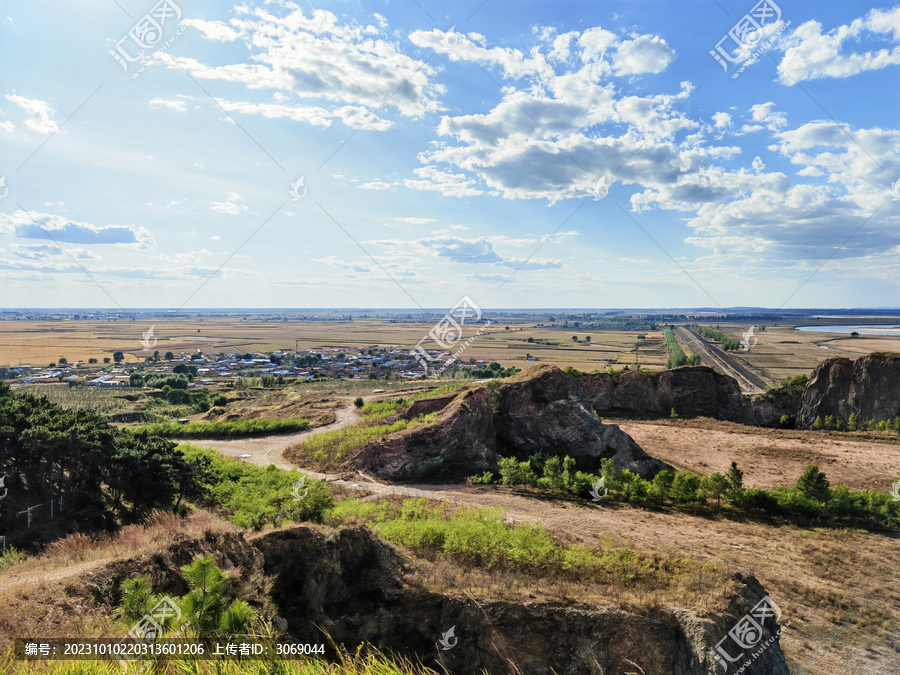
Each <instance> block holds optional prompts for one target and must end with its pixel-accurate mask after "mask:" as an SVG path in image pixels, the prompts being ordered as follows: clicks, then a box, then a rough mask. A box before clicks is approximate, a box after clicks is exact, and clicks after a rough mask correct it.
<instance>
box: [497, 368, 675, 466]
mask: <svg viewBox="0 0 900 675" xmlns="http://www.w3.org/2000/svg"><path fill="white" fill-rule="evenodd" d="M499 395H500V406H499V411H498V412H497V414H496V415H495V416H494V426H495V428H496V430H497V441H498V443H499V444H502V446H504V447H505V448H506V449H507V452H506V453H503V454H516V453H524V454H532V453H535V452H540V451H542V450H560V451H565V453H566V454H568V455H571V456H572V457H574V458H575V459H576V460H579V463H580V464H581V465H582V466H583V467H585V468H587V469H589V470H594V471H599V468H600V461H599V460H600V459H605V458H612V459H613V460H614V461H615V464H616V468H617V469H619V470H623V469H628V470H630V471H633V472H635V473H638V474H640V475H641V476H642V477H643V478H648V479H649V478H652V477H653V476H655V475H656V474H657V473H659V472H660V471H662V470H663V469H665V468H667V465H666V464H665V463H663V462H661V461H660V460H658V459H655V458H653V457H650V456H649V455H648V454H647V453H645V452H644V451H643V450H642V449H641V447H640V446H639V445H638V444H637V443H636V442H635V441H634V439H632V438H631V436H629V435H628V434H626V433H625V432H624V431H622V430H621V429H619V427H618V426H616V425H614V424H603V423H602V422H601V421H600V419H599V418H598V417H597V415H596V413H595V412H594V411H593V409H592V408H591V406H590V404H589V402H588V400H587V399H586V398H585V396H584V393H583V390H582V387H581V384H580V383H579V382H578V381H577V380H576V379H575V378H573V377H570V376H569V375H567V374H566V373H564V372H563V371H561V370H560V369H559V368H557V367H555V366H548V365H540V366H536V367H534V368H530V369H528V370H527V371H525V372H523V373H519V374H518V375H516V376H515V377H512V378H510V379H508V380H506V381H504V383H503V385H502V386H501V387H500V393H499Z"/></svg>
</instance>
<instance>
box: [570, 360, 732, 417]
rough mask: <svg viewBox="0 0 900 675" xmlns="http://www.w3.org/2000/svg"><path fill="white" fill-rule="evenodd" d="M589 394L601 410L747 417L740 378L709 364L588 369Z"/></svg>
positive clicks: (585, 378) (584, 381)
mask: <svg viewBox="0 0 900 675" xmlns="http://www.w3.org/2000/svg"><path fill="white" fill-rule="evenodd" d="M582 386H583V388H584V393H585V396H586V397H587V398H588V400H589V401H590V403H591V406H592V407H593V408H594V410H596V411H597V412H599V413H604V412H614V411H619V412H627V413H631V414H640V415H661V416H668V415H669V414H670V413H671V411H672V409H673V408H674V409H675V412H677V413H678V415H680V416H681V417H701V416H703V417H713V418H716V419H723V420H728V421H731V422H740V421H743V420H744V418H745V417H746V414H747V407H748V403H747V399H746V398H745V397H744V396H743V395H742V394H741V390H740V386H739V385H738V383H737V381H736V380H735V379H734V378H732V377H728V376H727V375H722V374H720V373H717V372H716V371H715V370H713V369H712V368H708V367H706V366H683V367H681V368H673V369H672V370H661V371H658V372H656V373H653V374H647V373H642V372H639V371H636V370H626V371H621V372H619V373H617V374H616V377H615V378H613V376H612V375H610V374H609V373H585V374H584V375H583V376H582Z"/></svg>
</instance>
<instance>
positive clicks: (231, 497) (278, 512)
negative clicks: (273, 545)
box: [178, 444, 334, 530]
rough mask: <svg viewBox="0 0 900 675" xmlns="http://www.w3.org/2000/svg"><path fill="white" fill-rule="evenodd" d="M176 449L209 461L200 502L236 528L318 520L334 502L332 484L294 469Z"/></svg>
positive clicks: (192, 448) (205, 450)
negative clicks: (211, 507) (286, 469)
mask: <svg viewBox="0 0 900 675" xmlns="http://www.w3.org/2000/svg"><path fill="white" fill-rule="evenodd" d="M178 447H179V449H180V450H181V451H182V452H183V453H184V455H185V457H187V458H188V459H191V460H203V461H208V465H207V469H206V472H207V477H206V479H205V480H204V481H203V483H204V487H205V488H206V489H207V494H208V497H207V499H205V500H204V501H205V502H206V503H207V505H210V506H214V507H217V508H219V509H221V510H222V511H223V512H224V513H225V515H226V516H227V517H228V518H229V519H230V520H231V521H232V522H233V523H234V524H235V525H237V526H238V527H245V528H252V529H254V530H260V529H262V528H263V527H264V526H265V525H266V524H270V525H273V526H276V527H277V526H279V525H282V524H284V523H288V522H303V521H306V520H314V521H319V520H321V519H322V516H323V515H324V513H325V511H326V510H327V509H328V508H330V507H331V506H332V505H333V504H334V502H333V501H332V498H331V486H329V485H328V484H327V483H324V482H322V481H317V480H310V479H308V478H307V477H306V476H304V475H303V474H301V473H299V472H298V471H295V470H291V471H285V470H284V469H279V468H278V467H276V466H273V465H271V464H270V465H269V466H267V467H261V466H256V465H254V464H247V463H246V462H241V461H238V460H236V459H230V458H228V457H223V456H222V455H220V454H219V453H217V452H215V451H214V450H210V449H208V448H198V447H196V446H193V445H188V444H182V445H180V446H178ZM301 481H302V482H301ZM295 485H296V486H297V488H296V490H295V489H294V486H295ZM300 495H302V497H299V496H300ZM298 497H299V498H298Z"/></svg>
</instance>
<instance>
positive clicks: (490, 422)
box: [343, 387, 500, 480]
mask: <svg viewBox="0 0 900 675" xmlns="http://www.w3.org/2000/svg"><path fill="white" fill-rule="evenodd" d="M420 409H421V408H420ZM499 459H500V456H499V455H498V454H497V451H496V440H495V433H494V417H493V413H492V412H491V404H490V401H489V399H488V391H487V390H486V389H485V388H484V387H479V388H478V389H469V390H467V391H465V392H464V393H462V394H459V395H457V396H456V397H455V398H454V399H453V400H452V402H451V403H450V404H449V405H446V404H445V405H444V407H443V409H442V410H441V412H440V417H439V418H438V420H437V421H436V422H434V423H432V424H429V425H427V426H419V427H415V428H412V429H406V430H404V431H401V432H399V433H397V434H394V435H392V436H389V437H387V438H385V439H382V440H380V441H375V442H372V443H368V444H367V445H366V446H365V447H363V448H362V449H361V450H360V451H359V452H358V453H357V454H356V455H354V456H353V457H350V458H349V459H348V460H347V461H346V462H344V465H343V466H344V467H345V468H347V469H365V470H369V471H372V472H373V473H374V474H376V475H377V476H380V477H381V478H387V479H390V480H402V479H421V478H423V477H427V474H426V473H425V472H426V471H433V472H434V473H435V474H437V473H442V474H459V475H469V474H471V473H473V472H476V471H485V470H487V469H488V468H490V467H492V466H494V465H496V464H497V461H498V460H499ZM432 467H433V468H432Z"/></svg>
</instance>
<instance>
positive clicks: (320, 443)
mask: <svg viewBox="0 0 900 675" xmlns="http://www.w3.org/2000/svg"><path fill="white" fill-rule="evenodd" d="M433 418H434V414H431V415H423V416H421V417H417V418H415V419H413V420H397V421H396V422H394V423H393V424H373V423H371V422H363V423H361V424H357V425H354V426H351V427H347V428H346V429H335V430H334V431H325V432H323V433H321V434H316V435H315V436H310V437H309V438H307V439H306V440H304V441H300V442H299V443H297V444H295V445H292V446H291V447H290V448H288V449H287V450H286V451H285V456H286V457H287V458H288V459H290V460H291V461H294V462H296V463H297V464H302V465H303V466H310V467H313V468H317V469H322V470H333V469H337V468H338V467H339V466H340V464H341V462H342V460H343V459H344V458H345V457H347V456H348V455H351V454H352V453H354V452H356V451H357V450H360V449H361V448H362V447H363V446H364V445H366V443H369V442H371V441H375V440H378V439H383V438H386V437H387V436H389V435H391V434H395V433H397V432H400V431H404V430H406V429H412V428H417V427H421V426H425V425H426V424H428V423H429V422H430V421H431V420H432V419H433Z"/></svg>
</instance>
